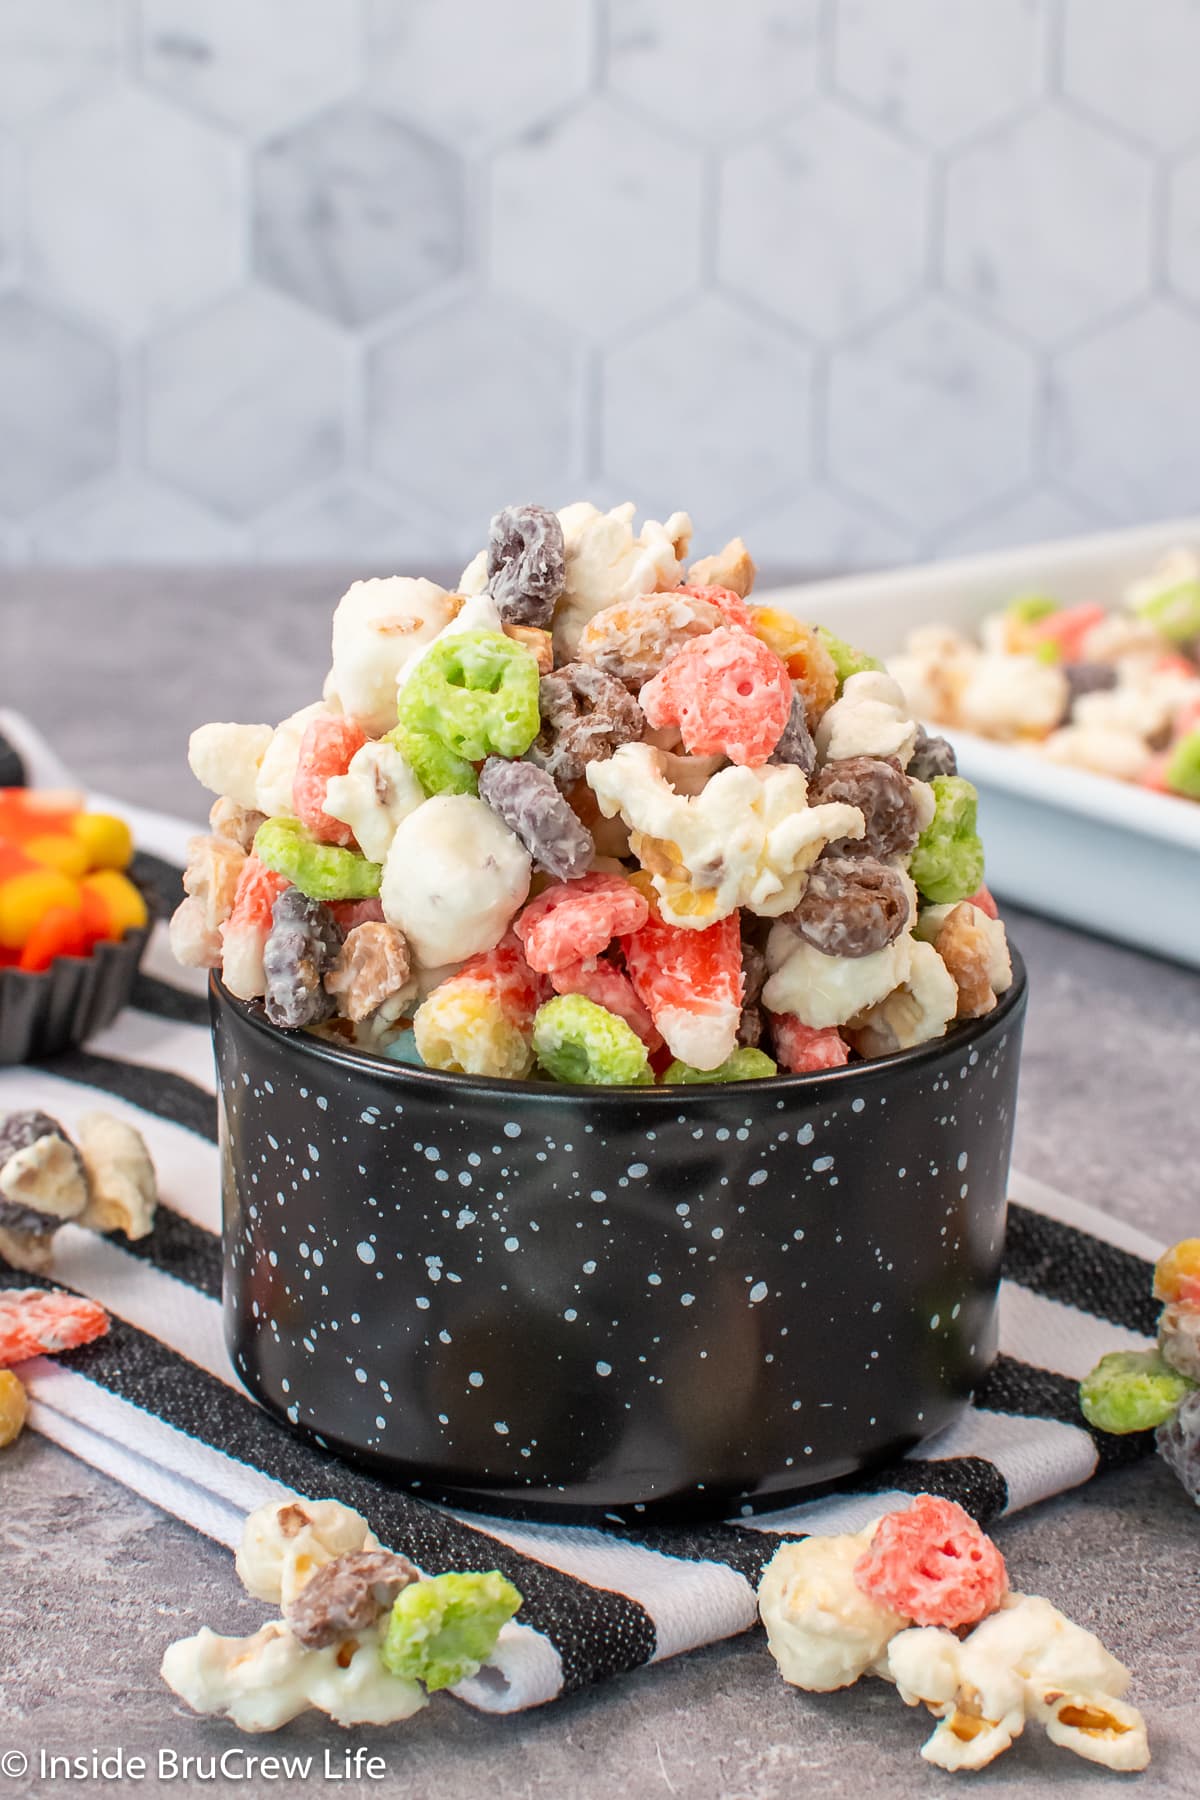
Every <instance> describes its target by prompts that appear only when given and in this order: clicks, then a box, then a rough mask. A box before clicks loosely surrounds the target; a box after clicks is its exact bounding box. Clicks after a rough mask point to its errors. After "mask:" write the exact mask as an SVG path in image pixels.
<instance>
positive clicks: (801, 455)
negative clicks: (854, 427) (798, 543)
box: [602, 295, 813, 548]
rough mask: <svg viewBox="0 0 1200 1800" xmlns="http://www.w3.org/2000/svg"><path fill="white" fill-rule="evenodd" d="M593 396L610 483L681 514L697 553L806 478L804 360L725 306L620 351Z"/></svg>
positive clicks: (807, 380)
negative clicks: (599, 400)
mask: <svg viewBox="0 0 1200 1800" xmlns="http://www.w3.org/2000/svg"><path fill="white" fill-rule="evenodd" d="M602 390H603V395H604V408H603V431H602V437H603V443H602V464H603V468H604V471H605V473H606V475H607V476H608V477H609V480H610V481H611V482H613V483H614V484H615V485H616V486H618V487H621V486H623V487H624V488H626V489H627V490H628V492H629V493H631V494H636V495H637V496H638V497H639V501H640V503H641V505H642V506H643V507H644V508H646V509H649V510H655V509H658V508H665V509H666V512H670V511H671V510H673V509H674V508H676V507H685V508H686V509H687V511H688V512H690V513H691V515H692V519H693V521H694V522H695V525H696V534H697V542H700V541H701V540H703V541H704V542H705V543H709V542H710V541H711V543H712V547H714V548H715V543H716V540H717V539H718V538H719V537H720V536H721V535H722V534H726V535H727V534H728V533H729V532H731V531H734V530H737V529H738V522H739V520H740V519H741V518H742V517H743V515H744V514H745V512H746V510H747V509H748V508H750V507H752V506H754V504H755V503H756V502H758V501H761V500H763V499H765V498H772V497H774V496H776V495H780V494H783V493H786V492H788V491H789V490H793V489H795V488H797V487H799V486H801V485H802V484H803V483H804V481H805V479H806V477H807V475H808V472H809V469H810V466H811V461H812V444H813V424H812V398H811V394H812V357H811V353H810V352H809V351H808V350H807V349H806V347H805V346H804V345H803V344H802V343H798V342H797V341H796V340H795V338H793V337H790V336H789V335H788V334H787V333H786V332H785V331H783V330H781V329H780V328H778V327H776V326H773V325H769V324H766V323H764V322H763V321H761V320H760V319H757V318H753V317H751V316H749V315H748V314H747V313H746V312H745V311H744V310H743V309H742V308H741V307H740V306H738V305H737V304H736V303H735V302H733V301H729V300H725V299H723V298H720V297H718V296H716V295H706V296H705V297H703V298H702V299H699V300H696V301H694V302H693V303H692V304H691V305H690V306H688V307H685V308H684V309H683V310H682V311H680V312H678V313H673V314H672V316H671V317H670V319H668V320H664V321H662V322H661V323H659V324H656V325H652V326H649V327H647V328H646V329H645V330H643V331H640V332H637V333H635V334H634V335H632V336H630V337H629V338H627V339H625V340H624V341H623V342H622V343H621V344H619V345H618V346H617V347H616V348H615V349H613V350H611V351H610V352H609V353H608V355H607V356H606V358H605V360H604V365H603V381H602ZM664 487H666V488H668V489H669V490H670V491H669V492H664V491H663V490H664ZM672 496H674V498H672ZM658 516H659V517H664V516H666V513H665V512H662V511H660V512H659V513H658Z"/></svg>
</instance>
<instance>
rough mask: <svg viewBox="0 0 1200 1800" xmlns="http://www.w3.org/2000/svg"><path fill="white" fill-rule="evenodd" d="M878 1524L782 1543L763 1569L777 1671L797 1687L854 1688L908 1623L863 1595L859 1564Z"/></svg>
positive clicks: (763, 1601)
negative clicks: (858, 1578) (857, 1575)
mask: <svg viewBox="0 0 1200 1800" xmlns="http://www.w3.org/2000/svg"><path fill="white" fill-rule="evenodd" d="M874 1532H875V1525H874V1523H873V1524H871V1525H869V1526H868V1527H867V1528H866V1530H865V1531H861V1532H858V1533H855V1534H851V1533H847V1534H846V1535H845V1536H842V1537H810V1538H805V1539H804V1541H803V1542H802V1543H798V1544H781V1545H780V1547H779V1549H778V1550H777V1551H776V1552H775V1554H774V1556H773V1557H772V1558H771V1560H770V1562H769V1563H768V1564H767V1567H766V1570H765V1571H764V1573H763V1578H762V1581H761V1582H760V1584H759V1589H758V1609H759V1612H760V1613H761V1615H762V1622H763V1624H764V1625H765V1626H766V1630H767V1643H768V1645H769V1646H770V1650H771V1655H772V1656H773V1657H774V1658H775V1661H776V1663H777V1664H778V1666H779V1673H780V1674H781V1675H782V1676H783V1679H784V1680H785V1681H788V1682H791V1684H792V1685H793V1687H802V1688H808V1689H809V1690H811V1691H813V1692H816V1693H822V1694H824V1693H829V1692H830V1691H831V1690H832V1689H834V1688H842V1687H850V1686H851V1685H852V1684H853V1683H854V1682H856V1681H857V1680H858V1678H859V1676H860V1675H865V1674H866V1672H867V1670H868V1669H870V1668H871V1667H872V1666H873V1665H874V1664H875V1663H876V1662H877V1661H878V1660H879V1658H880V1657H881V1656H882V1655H883V1653H884V1651H885V1650H886V1649H887V1646H888V1644H889V1642H890V1640H891V1639H892V1638H893V1637H894V1636H895V1634H896V1633H897V1632H898V1631H902V1630H903V1628H904V1626H905V1625H906V1623H907V1620H905V1619H904V1618H903V1617H902V1616H901V1615H900V1614H899V1613H894V1612H890V1611H889V1610H888V1608H887V1607H885V1606H880V1605H879V1603H878V1602H877V1601H875V1600H872V1599H871V1597H870V1595H869V1594H864V1593H863V1591H862V1590H861V1588H859V1586H858V1585H857V1583H856V1582H855V1579H854V1565H855V1563H856V1562H857V1561H858V1559H859V1557H860V1556H863V1555H864V1554H865V1553H866V1551H867V1549H868V1548H869V1546H870V1542H871V1538H872V1537H873V1536H874Z"/></svg>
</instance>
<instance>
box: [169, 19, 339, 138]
mask: <svg viewBox="0 0 1200 1800" xmlns="http://www.w3.org/2000/svg"><path fill="white" fill-rule="evenodd" d="M138 50H139V57H140V67H141V72H142V75H143V77H144V79H145V80H146V81H147V82H148V83H149V85H150V86H151V87H153V88H156V89H158V90H159V91H160V92H161V93H162V94H164V95H166V96H168V97H169V98H170V99H172V100H173V101H175V102H177V103H178V104H179V105H182V106H185V107H190V108H192V109H194V110H195V111H196V112H197V113H202V114H203V115H204V116H205V117H207V118H209V119H212V120H214V121H216V122H217V123H218V124H222V125H228V126H230V127H232V128H233V129H234V130H235V131H237V132H240V133H243V134H245V135H246V136H248V137H256V136H258V135H260V134H262V133H264V132H267V131H273V130H279V129H281V128H282V127H284V126H287V125H291V124H294V123H295V122H296V121H297V120H300V119H304V118H307V117H308V116H309V114H311V113H314V112H316V111H318V109H319V108H321V107H323V106H328V105H330V104H331V103H332V102H333V101H335V100H340V99H341V98H342V97H343V95H345V94H347V93H349V92H350V91H351V89H352V88H354V87H355V86H357V85H358V84H359V83H361V81H362V75H363V55H362V43H361V36H360V32H359V29H358V7H357V5H355V4H353V3H352V0H333V3H332V4H331V3H330V0H204V3H203V4H202V5H198V4H197V3H196V0H140V7H139V12H138Z"/></svg>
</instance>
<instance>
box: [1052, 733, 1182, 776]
mask: <svg viewBox="0 0 1200 1800" xmlns="http://www.w3.org/2000/svg"><path fill="white" fill-rule="evenodd" d="M1038 749H1039V750H1040V751H1041V754H1042V755H1043V756H1044V757H1045V758H1046V759H1047V761H1049V762H1055V763H1063V764H1066V765H1067V766H1069V767H1071V768H1075V769H1089V770H1090V771H1091V772H1092V774H1093V775H1111V776H1114V777H1115V778H1116V779H1117V780H1118V781H1136V780H1137V779H1138V777H1139V776H1141V775H1143V774H1144V773H1145V772H1146V770H1147V769H1148V768H1149V766H1150V763H1151V762H1152V760H1153V757H1152V754H1151V752H1150V750H1149V748H1148V747H1147V745H1146V743H1145V741H1144V740H1143V739H1142V738H1140V737H1137V736H1135V735H1134V733H1133V732H1131V731H1123V730H1119V729H1114V728H1113V727H1111V726H1101V725H1064V726H1063V727H1062V728H1061V730H1059V731H1052V732H1051V733H1050V736H1049V737H1048V738H1046V739H1045V741H1044V742H1043V743H1041V744H1040V745H1039V746H1038Z"/></svg>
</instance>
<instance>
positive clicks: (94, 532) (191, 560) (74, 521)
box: [30, 472, 246, 569]
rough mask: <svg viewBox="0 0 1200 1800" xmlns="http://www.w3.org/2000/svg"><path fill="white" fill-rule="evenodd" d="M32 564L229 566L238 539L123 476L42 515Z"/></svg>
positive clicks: (216, 522)
mask: <svg viewBox="0 0 1200 1800" xmlns="http://www.w3.org/2000/svg"><path fill="white" fill-rule="evenodd" d="M30 541H31V556H32V560H33V561H34V562H41V563H53V564H56V565H58V566H59V567H67V568H81V569H82V568H120V567H123V566H128V565H131V564H139V563H142V564H147V565H151V564H157V565H159V566H161V567H168V566H169V565H170V564H171V563H188V564H202V563H229V562H236V561H238V560H240V559H241V558H242V557H244V556H245V554H246V538H245V534H244V533H243V532H241V531H239V530H238V529H237V528H236V527H235V526H233V525H231V524H230V523H229V522H228V521H227V520H223V519H220V518H217V517H216V516H215V515H214V514H213V513H212V512H210V511H209V510H208V509H207V508H205V507H203V506H200V505H198V504H197V503H196V502H194V501H192V500H189V499H187V498H186V497H185V496H184V495H182V494H177V493H175V492H174V491H173V490H172V489H171V488H168V487H164V486H162V484H161V483H159V482H156V481H147V480H146V479H144V477H142V476H140V475H136V474H130V473H128V472H126V473H125V474H123V475H121V476H120V477H118V478H113V479H109V480H106V481H102V482H99V483H95V484H92V485H90V486H89V487H88V488H86V489H84V490H83V491H82V492H79V493H76V494H72V495H70V496H69V497H68V498H67V499H66V500H64V501H63V502H62V503H61V504H60V505H57V506H53V507H51V508H49V509H48V510H47V511H45V512H43V513H42V514H41V515H40V516H39V518H38V519H37V521H36V523H35V524H34V526H33V529H32V531H31V534H30Z"/></svg>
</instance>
